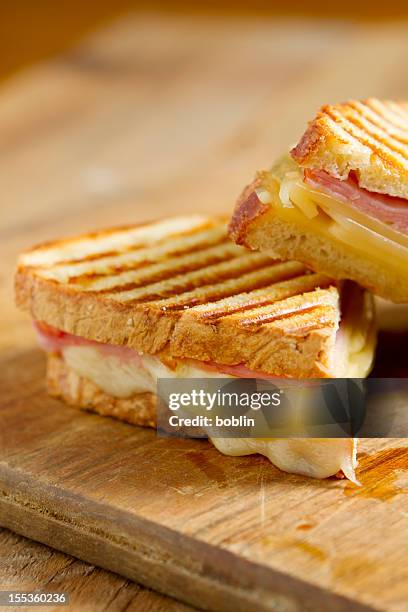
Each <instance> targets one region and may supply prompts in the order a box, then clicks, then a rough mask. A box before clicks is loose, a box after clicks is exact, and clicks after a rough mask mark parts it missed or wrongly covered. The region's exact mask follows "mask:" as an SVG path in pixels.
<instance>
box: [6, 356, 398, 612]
mask: <svg viewBox="0 0 408 612" xmlns="http://www.w3.org/2000/svg"><path fill="white" fill-rule="evenodd" d="M0 372H1V375H0V376H1V379H0V384H1V410H0V524H1V525H3V526H5V527H8V528H10V529H12V530H14V531H16V532H18V533H20V534H23V535H25V536H28V537H30V538H33V539H35V540H38V541H40V542H43V543H45V544H48V545H50V546H53V547H56V548H58V549H60V550H62V551H64V552H66V553H70V554H72V555H74V556H76V557H79V558H80V559H83V560H85V561H88V562H90V563H93V564H96V565H99V566H101V567H104V568H106V569H109V570H112V571H114V572H117V573H119V574H122V575H123V576H125V577H127V578H130V579H132V580H135V581H137V582H140V583H142V584H145V585H147V586H150V587H152V588H154V589H156V590H159V591H162V592H163V593H166V594H169V595H171V596H173V597H176V598H179V599H181V600H183V601H185V602H188V603H191V604H195V605H197V606H204V607H206V608H210V609H216V610H231V609H232V608H234V609H237V610H248V609H259V610H284V611H290V612H292V611H295V610H304V609H310V610H329V609H330V610H346V609H349V608H350V606H351V609H353V610H360V609H361V610H363V609H367V608H370V607H375V608H380V609H387V610H403V609H406V602H407V600H408V564H407V556H408V497H407V495H406V493H407V492H408V483H407V479H408V473H407V468H408V445H407V442H406V441H402V440H388V441H386V440H381V441H369V442H367V443H364V444H362V449H361V450H362V452H361V453H360V469H359V473H358V475H359V478H360V479H361V481H362V483H363V486H362V487H356V486H355V485H353V484H351V483H350V482H347V481H345V480H336V479H328V480H325V481H317V480H310V479H307V478H303V477H298V476H292V475H288V474H283V473H282V472H280V471H279V470H278V469H276V468H274V467H273V466H272V465H271V464H270V463H269V462H268V461H267V460H266V459H264V458H263V457H258V456H257V457H241V458H230V457H224V456H222V455H220V454H219V453H218V452H217V451H216V450H215V449H214V448H213V447H212V446H211V445H210V444H209V443H207V442H206V441H196V440H172V439H164V438H160V437H157V436H156V433H155V431H152V430H148V429H139V428H134V427H131V426H128V425H125V424H122V423H119V422H115V421H114V420H111V419H106V418H103V417H99V416H96V415H91V414H87V413H84V412H80V411H77V410H76V409H72V408H68V407H66V406H64V405H63V404H61V403H59V402H58V401H54V400H52V399H50V398H48V397H47V396H46V394H45V392H44V388H43V373H44V360H43V357H42V354H41V353H40V352H39V351H38V350H32V351H26V352H24V353H21V354H15V355H14V356H13V355H9V356H8V358H7V359H6V360H4V361H3V362H1V363H0Z"/></svg>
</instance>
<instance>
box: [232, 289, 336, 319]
mask: <svg viewBox="0 0 408 612" xmlns="http://www.w3.org/2000/svg"><path fill="white" fill-rule="evenodd" d="M336 302H337V294H336V295H333V294H331V293H330V292H328V291H321V290H317V291H311V292H307V293H306V292H305V293H303V294H302V296H301V299H299V294H297V295H296V294H294V295H292V296H290V297H288V298H287V299H283V300H280V301H279V302H278V303H275V304H273V305H271V306H270V307H269V308H268V311H266V310H265V309H256V310H254V311H253V312H249V313H247V314H246V317H245V318H240V320H239V324H240V325H242V326H243V327H251V326H259V325H265V324H266V323H274V322H276V321H279V320H282V319H288V318H290V317H296V316H298V315H301V314H305V313H308V312H312V311H314V310H316V309H317V308H320V309H322V312H323V310H324V309H326V308H329V309H330V311H331V313H333V310H334V308H335V303H336ZM332 318H333V317H332Z"/></svg>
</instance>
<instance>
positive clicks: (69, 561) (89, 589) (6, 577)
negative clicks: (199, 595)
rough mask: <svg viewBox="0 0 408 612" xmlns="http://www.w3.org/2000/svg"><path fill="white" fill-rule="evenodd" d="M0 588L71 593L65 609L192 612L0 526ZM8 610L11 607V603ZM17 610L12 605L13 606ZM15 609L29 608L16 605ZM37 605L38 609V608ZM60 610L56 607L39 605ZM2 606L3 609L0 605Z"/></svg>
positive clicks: (50, 611) (53, 611) (54, 610)
mask: <svg viewBox="0 0 408 612" xmlns="http://www.w3.org/2000/svg"><path fill="white" fill-rule="evenodd" d="M0 585H1V589H2V590H14V591H32V590H36V589H40V590H42V591H44V592H45V591H48V592H51V591H54V592H55V591H57V592H65V593H68V594H69V605H67V606H64V607H63V608H62V609H63V610H64V611H67V612H68V611H69V610H72V611H75V610H81V611H87V612H88V611H92V610H109V612H123V611H124V610H126V611H127V612H136V611H137V612H141V611H142V612H148V611H149V612H192V610H193V608H191V607H190V606H186V605H185V604H182V603H180V602H177V601H174V600H172V599H170V598H168V597H165V596H163V595H160V594H159V593H155V592H154V591H151V590H149V589H146V588H144V587H141V586H139V585H137V584H135V583H134V582H131V581H130V580H127V579H126V578H122V577H121V576H118V575H117V574H112V573H111V572H107V571H105V570H103V569H100V568H99V567H95V566H94V565H90V564H89V563H84V562H83V561H79V560H78V559H75V558H74V557H70V556H69V555H65V554H64V553H61V552H58V551H56V550H53V549H52V548H49V547H48V546H44V545H42V544H39V543H38V542H33V541H32V540H28V539H27V538H23V537H21V536H19V535H17V534H15V533H13V532H11V531H9V530H8V529H1V528H0ZM10 609H12V608H10ZM13 609H15V608H13ZM18 609H19V611H20V612H23V611H29V610H32V607H25V606H19V608H18ZM36 609H37V610H38V608H36ZM39 609H40V610H48V611H49V612H56V611H58V612H60V611H61V607H60V606H55V607H53V606H47V607H46V608H44V607H42V606H40V607H39ZM3 610H4V608H3Z"/></svg>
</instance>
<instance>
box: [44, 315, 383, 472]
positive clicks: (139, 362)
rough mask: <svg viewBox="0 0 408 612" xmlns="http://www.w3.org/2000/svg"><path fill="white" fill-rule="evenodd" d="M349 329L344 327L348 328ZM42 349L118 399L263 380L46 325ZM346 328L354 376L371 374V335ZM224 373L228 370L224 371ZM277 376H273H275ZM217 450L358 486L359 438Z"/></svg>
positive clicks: (242, 442) (239, 443) (236, 442)
mask: <svg viewBox="0 0 408 612" xmlns="http://www.w3.org/2000/svg"><path fill="white" fill-rule="evenodd" d="M343 327H344V326H343ZM35 328H36V331H37V335H38V338H39V342H40V345H41V346H42V348H44V349H45V350H46V351H49V352H58V353H59V354H60V355H61V356H62V358H63V359H64V361H65V363H66V364H67V366H68V367H69V368H70V369H72V371H74V372H75V373H76V374H77V375H78V376H81V377H83V378H85V379H87V380H90V381H92V382H93V383H94V384H95V385H96V386H97V387H98V388H100V389H101V390H102V391H104V392H105V393H107V394H108V395H111V396H114V397H117V398H126V397H132V396H133V395H137V394H139V393H146V392H149V393H155V392H156V384H157V379H158V378H169V377H170V378H175V377H177V378H205V377H208V378H210V377H211V378H214V377H217V378H232V377H235V376H234V375H233V374H232V373H231V372H234V371H236V373H237V375H238V376H245V377H248V376H249V375H252V377H255V376H258V377H261V376H262V374H261V373H256V372H252V373H251V372H250V371H249V370H247V369H246V368H242V366H238V369H237V370H234V368H222V366H216V365H210V364H205V363H201V362H196V361H194V360H182V359H180V360H172V362H171V367H170V365H166V363H164V362H163V361H162V360H161V359H160V358H158V357H157V356H154V355H146V354H139V353H138V352H137V351H134V350H132V349H127V348H124V347H119V346H112V345H105V344H101V343H97V342H93V341H89V340H85V339H82V338H78V337H76V336H71V335H70V334H64V333H63V332H58V331H57V330H52V331H51V332H50V328H48V327H47V326H44V325H43V324H38V323H37V324H36V325H35ZM347 334H350V332H349V331H347V330H346V331H344V330H343V335H342V336H341V338H342V344H344V343H345V342H346V344H347V346H348V347H350V349H351V354H350V355H349V357H350V361H349V363H350V368H351V370H350V372H351V373H350V375H352V376H359V375H360V376H365V375H366V373H367V368H368V367H369V362H370V359H371V356H372V347H371V350H369V349H368V348H367V345H369V344H370V342H369V341H368V340H367V338H368V337H369V335H370V334H369V333H368V335H367V337H366V336H364V334H360V335H358V336H356V335H354V336H350V335H349V336H347ZM219 368H221V370H223V369H224V371H219ZM269 378H272V377H269ZM210 439H211V442H212V443H213V444H214V446H215V447H216V448H217V449H218V450H219V451H220V452H221V453H223V454H225V455H235V456H237V455H250V454H255V453H259V454H262V455H264V456H265V457H267V458H268V459H269V460H270V461H271V462H272V463H273V464H274V465H276V466H277V467H278V468H280V469H281V470H283V471H286V472H290V473H295V474H301V475H305V476H312V477H314V478H327V477H328V476H332V475H334V474H337V473H343V474H344V475H345V476H346V477H347V478H349V479H350V480H352V481H354V482H357V480H356V476H355V467H356V465H357V461H356V440H354V439H349V438H346V439H283V438H282V439H255V438H210Z"/></svg>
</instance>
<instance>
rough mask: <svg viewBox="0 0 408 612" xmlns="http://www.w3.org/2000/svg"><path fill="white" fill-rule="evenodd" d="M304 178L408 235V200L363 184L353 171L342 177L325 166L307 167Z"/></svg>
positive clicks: (310, 183) (307, 181)
mask: <svg viewBox="0 0 408 612" xmlns="http://www.w3.org/2000/svg"><path fill="white" fill-rule="evenodd" d="M304 181H305V183H307V184H308V185H310V186H311V187H314V188H315V189H317V190H318V191H322V192H323V193H326V194H327V195H329V196H332V197H333V198H337V199H338V200H341V201H343V202H347V204H349V206H352V207H353V208H355V209H356V210H359V211H361V212H363V213H364V214H366V215H368V216H369V217H372V218H374V219H377V221H382V222H383V223H387V224H388V225H390V226H391V227H392V228H393V229H394V230H396V231H398V232H401V233H402V234H405V235H407V236H408V200H404V199H403V198H396V197H394V196H389V195H385V194H382V193H373V192H371V191H367V189H363V188H362V187H359V185H358V182H357V179H356V177H355V176H352V175H350V176H349V178H348V179H346V180H344V181H342V180H340V179H337V178H334V177H332V176H330V174H328V173H327V172H325V171H324V170H305V172H304Z"/></svg>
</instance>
